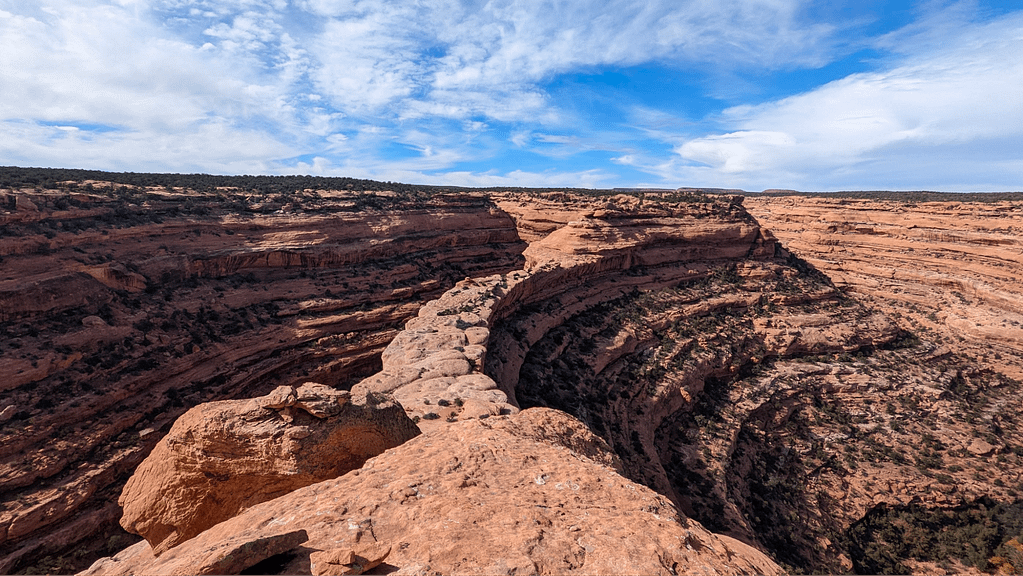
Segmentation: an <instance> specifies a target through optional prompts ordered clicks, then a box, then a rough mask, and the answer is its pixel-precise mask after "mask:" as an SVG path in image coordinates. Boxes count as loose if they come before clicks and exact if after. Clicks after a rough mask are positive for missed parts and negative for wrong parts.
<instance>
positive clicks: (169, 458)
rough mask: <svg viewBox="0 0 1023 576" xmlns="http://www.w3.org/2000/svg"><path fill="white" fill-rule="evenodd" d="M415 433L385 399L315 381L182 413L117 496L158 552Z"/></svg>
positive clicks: (128, 523) (125, 521) (131, 524)
mask: <svg viewBox="0 0 1023 576" xmlns="http://www.w3.org/2000/svg"><path fill="white" fill-rule="evenodd" d="M417 433H418V430H417V429H416V427H415V425H414V424H412V422H411V420H409V419H408V417H407V416H406V415H405V414H404V412H403V411H402V410H401V407H400V406H399V405H397V404H395V403H393V402H388V401H384V402H380V403H377V402H374V401H373V399H368V398H366V397H355V398H351V397H350V394H349V393H348V392H343V391H337V390H334V389H332V388H329V387H327V386H323V385H321V384H315V383H305V384H303V385H302V386H300V387H298V388H297V389H295V388H292V387H290V386H282V387H279V388H277V389H276V390H274V391H273V392H271V393H270V394H269V395H267V396H264V397H261V398H256V399H254V400H227V401H221V402H212V403H209V404H203V405H200V406H197V407H196V408H193V409H192V410H190V411H188V412H186V413H185V414H184V415H183V416H182V417H181V418H180V419H178V421H177V422H175V424H174V426H173V427H172V428H171V431H170V433H169V434H168V435H167V436H166V437H164V438H163V440H161V441H160V443H159V444H157V446H156V448H155V449H154V450H153V452H152V454H150V455H149V457H148V458H147V459H146V460H145V462H143V463H142V465H140V466H139V467H138V469H137V470H136V471H135V474H134V475H133V476H132V478H131V479H130V480H129V481H128V484H127V485H126V486H125V488H124V492H123V493H122V494H121V498H120V503H121V505H122V506H123V507H124V516H123V518H122V519H121V525H122V526H124V527H125V529H127V530H128V531H130V532H134V533H136V534H140V535H141V536H143V537H145V538H146V539H147V540H148V541H149V542H150V544H152V546H153V550H154V553H156V554H157V555H159V554H162V553H164V552H165V551H167V550H168V549H169V548H171V547H173V546H176V545H178V544H180V543H181V542H183V541H185V540H187V539H189V538H191V537H193V536H195V535H196V534H199V533H200V532H202V531H203V530H205V529H207V528H209V527H211V526H213V525H214V524H216V523H217V522H220V521H222V520H226V519H228V518H230V517H232V516H234V515H235V514H237V513H238V512H239V511H241V510H244V509H245V508H247V507H249V506H252V505H254V504H257V503H259V502H262V501H265V500H269V499H272V498H275V497H277V496H280V495H282V494H286V493H288V492H290V491H292V490H295V489H296V488H299V487H302V486H307V485H309V484H312V483H314V482H318V481H320V480H324V479H327V478H334V477H336V476H339V475H341V474H344V473H345V472H347V471H349V470H352V469H354V468H358V467H359V466H360V465H361V464H362V462H363V461H365V460H366V458H369V457H371V456H374V455H376V454H380V453H381V452H383V451H384V450H386V449H388V448H391V447H393V446H397V445H399V444H401V443H402V442H405V441H406V440H408V439H410V438H412V437H413V436H415V435H416V434H417Z"/></svg>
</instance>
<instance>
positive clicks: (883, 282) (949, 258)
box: [746, 195, 1023, 378]
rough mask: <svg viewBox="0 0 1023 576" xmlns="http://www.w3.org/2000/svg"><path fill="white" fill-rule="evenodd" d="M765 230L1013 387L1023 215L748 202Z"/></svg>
mask: <svg viewBox="0 0 1023 576" xmlns="http://www.w3.org/2000/svg"><path fill="white" fill-rule="evenodd" d="M746 202H747V205H748V207H749V210H750V212H751V213H752V214H754V215H755V216H756V217H757V218H758V219H759V220H760V221H761V222H762V223H763V224H764V225H765V226H766V227H768V228H770V229H771V230H772V231H773V232H774V233H775V234H776V235H777V236H778V237H779V238H780V239H781V240H782V241H783V242H784V243H785V244H786V246H788V247H790V248H791V249H792V250H793V251H795V252H796V253H798V254H800V255H802V256H803V257H804V258H806V259H807V261H809V262H811V263H812V264H813V265H814V266H816V267H817V268H818V269H820V270H821V271H823V272H825V273H826V274H828V276H830V277H831V278H832V280H834V282H835V283H836V284H837V285H838V286H840V287H842V288H844V289H846V290H848V291H850V292H854V293H856V294H861V295H863V296H865V297H867V298H869V299H870V300H871V302H872V303H873V304H874V305H876V306H878V307H879V308H881V309H886V308H887V309H888V310H890V311H891V312H892V313H898V314H901V315H904V316H906V317H908V318H909V319H911V322H912V324H913V325H914V326H918V327H919V328H918V329H919V330H922V331H933V332H936V333H938V334H939V335H940V336H941V337H942V338H943V339H945V340H946V341H948V343H949V344H950V345H955V346H958V345H959V344H958V343H959V342H960V341H962V340H964V339H965V340H969V341H971V342H972V344H970V343H967V344H966V345H965V346H966V348H968V349H969V350H968V352H969V353H970V354H971V355H974V354H976V355H979V354H985V355H988V356H991V357H990V358H987V361H988V362H989V363H991V364H993V365H996V366H998V367H999V369H1001V370H1006V371H1008V373H1009V374H1011V375H1012V376H1014V377H1015V378H1023V366H1020V365H1019V364H1018V363H1015V362H1012V361H1011V360H1009V359H1008V358H1007V359H1006V360H1007V361H1005V362H1001V361H999V360H1000V359H996V358H994V357H993V354H994V353H996V352H998V351H1008V352H1011V354H1010V355H1011V356H1018V355H1019V354H1020V353H1021V352H1023V294H1021V292H1020V286H1023V225H1021V222H1023V205H1021V204H1020V203H1019V202H1011V201H1000V202H954V201H953V202H913V201H909V200H899V199H897V197H894V198H893V197H892V196H890V195H889V196H887V197H885V198H883V199H875V200H867V199H853V198H819V197H805V196H781V197H777V196H767V197H749V198H747V201H746Z"/></svg>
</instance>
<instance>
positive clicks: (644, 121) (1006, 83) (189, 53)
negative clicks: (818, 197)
mask: <svg viewBox="0 0 1023 576" xmlns="http://www.w3.org/2000/svg"><path fill="white" fill-rule="evenodd" d="M810 4H811V3H809V2H808V0H736V1H734V2H720V1H718V0H608V1H607V2H603V3H593V2H586V1H583V0H568V1H561V0H558V1H555V0H486V1H484V0H417V1H416V2H393V1H390V0H291V1H290V2H289V1H288V0H232V1H230V2H228V1H226V0H36V1H34V2H28V1H27V0H0V38H2V39H3V46H4V47H3V50H0V129H2V130H3V134H4V139H3V142H0V164H22V165H40V164H47V165H53V166H60V165H75V166H81V167H88V168H101V169H102V168H105V169H118V170H157V171H196V170H198V171H210V172H222V173H231V172H245V173H255V172H269V173H272V172H294V171H296V170H299V171H301V170H309V171H314V172H316V173H328V172H330V173H335V174H339V173H345V174H350V175H362V176H365V177H375V178H382V179H390V180H397V179H400V178H401V177H402V175H404V176H405V177H407V179H408V180H410V181H416V182H434V183H443V182H449V183H455V182H462V183H476V185H483V183H489V184H488V185H527V184H536V185H555V184H553V183H556V185H584V184H585V185H614V184H621V183H623V182H622V181H621V179H620V178H621V177H618V176H615V175H614V174H613V173H611V172H610V171H609V170H611V169H612V168H613V169H621V170H626V171H628V170H627V169H626V168H624V167H633V168H635V169H637V170H641V171H644V172H646V173H649V174H651V175H652V176H653V177H656V178H660V179H661V184H669V185H670V184H673V183H692V182H693V181H694V180H700V181H701V182H704V183H707V184H711V185H729V186H732V185H743V186H746V187H750V186H756V185H758V184H761V183H762V184H763V185H764V186H775V185H786V186H803V187H812V186H832V185H835V186H838V185H843V184H841V183H843V182H856V181H857V180H856V179H857V178H860V179H861V181H862V178H863V177H864V175H865V174H870V175H875V176H877V178H881V177H882V176H885V175H889V176H890V175H898V174H899V166H900V165H903V166H910V167H919V166H925V167H926V166H928V162H932V163H940V164H941V166H940V169H934V170H929V171H928V173H930V174H933V175H935V177H937V175H943V174H944V175H947V173H948V171H949V170H952V169H953V168H954V167H956V166H957V163H958V165H959V166H962V165H963V164H964V163H967V164H969V163H972V164H971V165H973V164H975V165H976V166H978V167H983V166H992V167H994V168H995V172H996V173H997V174H1007V173H1009V171H1010V170H1016V171H1017V173H1019V172H1020V170H1019V168H1020V166H1019V159H1018V154H1017V155H1016V156H1012V157H1008V156H1005V150H1006V149H1008V148H1009V147H1008V146H1006V145H1002V144H1000V143H1001V142H1003V141H1012V140H1014V139H1015V140H1018V138H1019V137H1020V136H1021V134H1020V132H1021V130H1020V129H1018V127H1020V126H1023V119H1021V118H1020V114H1021V113H1023V112H1021V110H1023V105H1021V102H1020V98H1021V95H1020V94H1021V92H1020V90H1019V89H1018V86H1019V85H1020V84H1021V83H1023V82H1021V74H1020V66H1023V64H1021V63H1020V58H1019V56H1018V55H1019V54H1020V53H1023V49H1021V47H1020V34H1019V30H1020V29H1021V28H1023V26H1021V25H1020V20H1019V13H1017V15H1016V16H1014V17H1013V16H1010V17H1006V18H1003V19H1002V20H1000V21H998V22H996V23H993V24H989V25H977V24H972V23H969V22H966V23H964V22H963V20H962V14H964V13H965V12H964V9H961V6H963V5H956V6H957V7H960V9H959V10H958V12H957V11H956V10H955V9H953V10H944V11H939V12H937V13H936V14H935V15H934V16H933V17H932V18H929V19H926V20H924V21H921V22H919V23H917V24H914V25H913V26H912V27H910V28H908V29H906V30H904V31H902V32H900V33H899V34H893V35H890V36H887V37H884V38H882V39H880V41H878V42H877V46H878V48H879V49H881V50H884V51H888V52H889V53H897V54H899V56H898V58H900V60H899V61H897V62H894V63H892V64H891V65H890V66H889V67H888V69H887V71H884V72H876V73H871V74H859V75H854V76H850V77H848V78H846V79H844V80H840V81H838V82H834V83H831V84H829V85H827V86H824V87H821V88H819V89H817V90H813V91H810V92H807V93H806V94H802V95H798V96H794V97H791V98H787V99H783V100H779V101H776V102H770V103H766V104H761V105H758V106H744V107H734V108H731V109H729V110H727V111H725V112H724V113H722V114H720V115H714V117H713V118H712V119H711V120H707V119H705V120H703V121H696V123H694V120H693V119H691V118H680V116H678V115H675V114H674V112H672V111H665V110H658V109H655V108H651V107H643V106H639V105H632V104H630V103H627V102H611V99H612V98H613V96H608V102H607V103H603V104H601V105H603V106H620V107H621V109H624V110H629V109H631V110H632V111H633V112H632V115H631V117H629V118H622V119H621V121H618V120H617V119H616V120H614V121H611V122H607V123H605V124H599V125H598V124H597V123H596V122H595V121H594V119H593V118H589V117H587V116H586V112H585V110H583V109H579V110H577V109H574V108H571V106H570V105H568V106H567V107H568V108H570V109H562V108H559V106H558V102H559V101H558V100H556V97H557V93H556V92H554V91H552V92H551V93H549V92H548V91H547V89H546V87H547V86H549V85H550V83H551V81H552V79H555V78H558V77H559V75H562V74H566V73H568V74H571V73H576V72H579V73H588V72H592V71H601V70H608V69H612V70H613V69H614V68H616V67H628V66H633V65H652V66H653V67H662V68H676V69H686V70H697V71H699V73H701V74H718V73H720V74H721V76H720V77H728V76H729V73H730V71H734V70H736V69H742V70H746V71H749V70H752V69H756V70H766V71H777V70H792V69H799V68H800V67H813V66H817V65H821V64H824V63H826V62H828V61H829V60H830V59H831V58H832V57H833V55H834V54H835V51H836V49H837V48H836V46H838V44H840V43H841V42H845V40H842V39H840V34H839V32H840V31H841V30H840V26H842V24H828V23H821V22H815V21H812V20H811V19H810V18H809V16H808V13H807V12H806V9H807V7H808V6H810ZM957 15H958V18H959V19H958V20H957V19H956V18H957ZM718 71H720V72H718ZM729 84H730V83H729ZM730 85H731V84H730ZM725 92H728V90H726V89H720V90H718V93H725ZM740 92H741V91H740ZM552 93H553V94H554V96H553V97H552ZM561 102H564V101H563V100H561ZM708 121H714V122H716V123H717V126H720V127H721V130H719V131H717V132H714V133H709V134H708V133H707V130H706V129H704V130H703V132H702V133H697V134H695V135H694V134H692V131H693V130H696V127H697V126H705V125H706V124H707V123H708ZM651 141H653V142H654V143H653V144H650V142H651ZM658 147H660V149H657V148H658ZM670 150H675V151H676V152H675V153H672V152H670ZM971 150H985V151H986V152H990V154H987V155H986V156H981V155H978V154H977V153H975V152H972V151H971ZM583 152H589V153H590V154H589V155H590V156H591V157H596V156H598V154H595V153H594V152H599V153H606V155H608V156H612V155H613V156H615V157H616V158H614V159H613V160H609V161H608V164H607V167H606V168H607V169H606V170H605V169H604V168H601V169H593V170H589V169H587V168H588V167H589V166H591V165H586V164H583V163H575V162H569V161H567V160H568V159H569V158H572V159H573V160H574V159H575V158H579V157H580V156H583V155H582V154H580V153H583ZM526 153H532V154H533V155H534V156H535V157H536V159H537V162H538V164H537V165H539V166H543V162H544V160H548V161H549V162H550V164H549V165H551V166H562V167H563V168H559V170H562V172H557V173H555V172H546V171H544V170H543V169H542V168H535V167H534V168H532V169H531V170H532V171H516V170H513V168H511V167H501V168H499V169H498V170H497V171H494V172H491V171H489V170H488V168H481V169H478V170H477V171H471V170H465V169H464V166H466V165H469V166H481V165H483V164H484V163H486V162H489V161H490V160H492V159H499V158H501V157H502V155H503V156H507V157H515V158H522V157H523V154H526ZM999 154H1001V155H1002V156H998V155H999ZM669 156H670V158H669ZM935 158H937V160H935ZM300 159H301V161H300ZM985 162H986V164H985ZM914 169H915V168H914ZM981 171H982V168H977V169H974V172H975V173H980V172H981ZM807 174H810V176H807ZM825 176H827V178H825ZM992 178H994V179H992V180H990V182H996V180H997V178H995V177H992ZM999 178H1001V176H999ZM573 179H575V180H574V181H573ZM1003 180H1004V178H1003ZM977 182H981V183H983V182H982V181H980V180H978V181H977ZM586 183H589V184H586ZM862 185H867V184H866V183H864V184H862Z"/></svg>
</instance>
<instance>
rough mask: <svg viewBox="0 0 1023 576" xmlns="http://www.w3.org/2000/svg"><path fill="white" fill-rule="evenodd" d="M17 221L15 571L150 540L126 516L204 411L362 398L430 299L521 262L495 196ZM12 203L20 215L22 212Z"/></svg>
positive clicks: (101, 209)
mask: <svg viewBox="0 0 1023 576" xmlns="http://www.w3.org/2000/svg"><path fill="white" fill-rule="evenodd" d="M9 195H10V197H12V198H15V199H16V200H17V201H16V202H15V203H14V204H15V206H14V208H15V209H14V210H7V211H6V212H2V213H0V232H2V233H0V258H2V265H0V330H2V333H3V337H2V338H0V424H2V429H0V470H2V473H0V478H2V480H0V494H3V497H2V498H3V504H2V506H3V507H2V509H0V573H8V572H15V571H17V570H19V569H22V568H25V567H27V566H30V565H32V564H33V563H37V562H38V561H39V560H40V559H41V558H43V559H45V558H44V557H45V556H50V557H51V558H50V559H49V562H51V563H50V564H46V563H45V562H44V564H43V566H49V568H48V569H49V570H51V571H53V570H55V571H60V572H66V571H68V569H69V568H68V567H69V566H70V567H73V566H75V564H74V563H73V562H72V563H70V564H62V563H61V562H62V561H64V560H68V559H71V558H72V556H74V555H76V554H77V555H79V556H80V558H79V559H77V560H75V561H77V562H78V563H79V565H80V563H81V562H82V561H86V562H87V561H88V556H89V554H90V553H92V552H91V551H90V550H91V548H90V546H86V545H85V543H83V542H80V541H81V539H82V538H83V537H88V538H89V539H90V540H89V541H90V542H92V543H93V548H95V549H102V550H101V552H110V551H112V550H109V548H105V547H106V544H107V542H108V541H109V542H110V544H111V545H113V546H115V547H116V546H119V545H120V544H121V543H123V542H130V540H129V539H128V536H127V535H126V534H125V533H124V532H123V531H121V530H120V528H119V527H117V520H118V518H119V517H120V509H119V508H118V507H117V505H116V500H117V497H118V494H119V493H120V491H121V487H122V486H123V485H124V482H125V481H126V480H127V478H128V476H130V475H131V473H132V470H134V469H135V467H136V466H137V465H138V464H139V463H140V462H141V461H142V459H143V458H144V457H145V456H146V454H148V452H149V451H150V450H151V449H152V448H153V446H154V445H155V444H156V442H157V441H158V440H159V439H160V438H161V437H162V436H163V434H165V433H166V432H167V430H168V429H169V427H170V425H171V424H172V423H173V422H174V420H175V419H176V418H177V417H178V416H180V415H181V414H182V413H183V412H184V411H185V410H186V409H188V408H189V407H191V406H195V405H197V404H200V403H202V402H206V401H211V400H221V399H230V398H247V397H252V396H259V395H262V394H265V393H267V392H269V391H270V390H272V389H273V388H274V387H276V386H278V385H298V384H300V383H302V382H305V381H315V382H319V383H321V384H326V385H331V386H335V387H340V388H346V387H349V386H350V385H351V382H352V381H357V380H358V378H359V377H360V376H364V375H366V374H369V373H372V372H373V371H374V370H376V369H378V368H379V365H380V360H379V358H380V353H381V351H382V350H383V349H384V347H385V346H386V345H387V343H388V342H389V341H390V340H391V339H392V338H393V337H394V335H395V334H397V333H398V330H399V329H400V328H401V326H402V324H403V322H404V321H405V320H407V319H408V318H409V317H411V316H413V315H414V314H415V313H416V311H417V310H418V308H419V307H420V306H421V304H422V302H424V301H428V300H430V299H432V298H435V297H436V296H437V295H439V294H440V293H442V292H443V291H444V290H446V289H447V288H449V287H450V286H451V285H453V284H454V282H455V281H457V280H461V279H463V278H465V277H467V276H480V275H488V274H492V273H494V272H499V271H504V270H513V269H517V268H519V267H521V262H522V257H521V252H522V250H523V249H524V248H525V243H524V242H522V241H520V240H519V239H518V235H517V232H516V229H515V226H514V223H513V221H512V220H511V218H510V217H509V216H508V215H507V214H505V213H503V212H501V211H500V210H499V209H498V208H497V207H496V206H494V204H493V202H491V201H490V200H488V199H486V198H484V197H482V196H478V195H477V196H472V195H469V196H461V197H444V196H436V197H431V198H416V197H407V196H405V197H398V196H394V195H387V194H362V193H351V192H345V193H341V192H335V193H332V192H329V191H319V192H309V193H306V194H301V193H300V194H296V195H294V196H293V197H290V198H288V199H287V201H286V202H282V201H279V200H275V199H273V198H266V197H260V196H259V195H258V194H256V193H255V192H248V193H243V192H239V191H230V190H228V191H221V192H218V193H215V194H206V195H203V194H198V193H188V192H186V191H167V190H163V189H159V190H139V189H132V188H116V189H115V188H103V187H101V186H100V185H99V184H96V185H95V191H94V192H92V193H89V194H85V193H74V194H67V193H65V192H60V191H52V192H45V191H44V192H39V193H29V192H19V193H17V194H14V193H9ZM10 204H11V203H9V202H7V203H4V205H5V206H8V207H10V206H9V205H10Z"/></svg>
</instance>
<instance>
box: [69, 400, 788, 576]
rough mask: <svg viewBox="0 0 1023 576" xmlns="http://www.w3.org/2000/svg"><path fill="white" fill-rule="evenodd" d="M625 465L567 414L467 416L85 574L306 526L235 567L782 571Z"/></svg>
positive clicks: (176, 560)
mask: <svg viewBox="0 0 1023 576" xmlns="http://www.w3.org/2000/svg"><path fill="white" fill-rule="evenodd" d="M620 472H621V463H620V462H619V460H618V457H617V456H616V455H615V454H614V452H612V451H611V449H610V447H609V446H608V445H607V443H606V442H604V441H603V440H602V439H601V438H599V437H597V436H596V435H594V434H593V433H592V432H590V431H589V429H587V428H586V426H585V425H584V424H583V423H582V422H580V421H579V420H577V419H575V418H573V417H572V416H569V415H567V414H565V413H563V412H559V411H556V410H551V409H548V408H531V409H529V410H525V411H523V412H520V413H518V414H515V415H512V416H496V417H491V418H488V419H485V420H466V421H461V422H455V423H452V424H450V425H449V426H447V427H445V428H438V429H436V430H433V431H431V432H429V433H426V434H423V435H422V436H420V437H418V438H416V439H414V440H412V441H410V442H407V443H405V444H403V445H401V446H399V447H397V448H394V449H392V450H388V451H387V452H385V453H383V454H381V455H380V456H377V457H375V458H372V459H370V460H369V461H368V462H366V464H365V465H364V466H363V467H362V468H360V469H359V470H354V471H352V472H350V473H348V474H345V475H344V476H341V477H339V478H335V479H332V480H326V481H323V482H320V483H317V484H314V485H312V486H307V487H305V488H301V489H299V490H296V491H294V492H292V493H290V494H287V495H284V496H281V497H280V498H277V499H275V500H272V501H269V502H264V503H262V504H259V505H256V506H253V507H252V508H249V509H248V510H245V511H244V512H242V513H241V514H240V515H238V516H236V517H234V518H231V519H230V520H227V521H225V522H222V523H220V524H218V525H216V526H214V527H212V528H210V529H209V530H207V531H206V532H203V533H202V534H200V535H199V536H197V537H195V538H194V539H192V540H189V541H187V542H184V543H182V544H181V545H180V546H177V547H175V548H173V549H171V550H169V551H167V552H166V553H165V554H163V555H161V556H159V557H156V556H154V555H153V553H152V551H151V550H150V549H149V546H148V545H147V544H146V543H144V542H140V543H139V544H137V545H135V546H132V547H130V548H127V549H125V550H124V551H122V552H121V553H119V554H118V555H116V556H114V557H112V558H105V559H103V560H100V561H98V562H96V563H95V564H94V565H93V566H92V567H91V568H90V569H89V570H87V571H86V572H84V573H83V574H88V575H92V576H99V575H102V574H106V575H111V574H198V573H202V572H203V571H205V570H208V566H211V565H213V564H214V563H218V564H216V565H217V566H223V565H225V564H226V563H225V562H223V561H221V560H220V559H221V558H224V557H227V556H231V557H232V558H240V557H241V556H240V555H239V554H238V553H237V552H235V551H236V550H239V549H246V550H247V549H250V548H259V546H257V544H259V543H262V542H265V541H267V539H268V538H271V537H272V536H274V535H277V534H283V533H288V534H290V533H297V532H299V531H301V532H302V533H304V534H306V535H307V536H308V539H307V540H305V541H304V542H302V543H301V544H300V545H299V544H296V545H295V546H294V547H293V548H292V549H291V550H288V551H285V552H278V554H277V555H276V556H275V557H274V558H273V560H274V562H275V563H276V564H275V565H274V566H270V565H269V564H268V563H266V562H263V563H260V564H259V565H258V566H254V564H255V563H257V562H261V560H262V559H263V557H264V556H265V554H261V555H253V556H251V557H249V559H248V562H240V561H232V564H231V569H232V570H238V569H239V567H241V566H242V565H243V564H246V563H248V564H250V565H249V566H248V567H245V568H243V569H247V570H248V571H253V572H254V573H281V574H357V573H359V572H360V571H361V570H363V569H365V567H366V566H369V565H371V564H372V563H375V562H376V561H378V560H379V561H382V562H383V563H384V564H383V565H382V566H381V567H379V568H378V570H382V571H384V572H385V573H392V572H393V573H395V574H409V575H411V574H664V575H668V574H695V573H700V574H707V575H711V574H761V575H763V574H781V573H782V570H781V568H779V567H778V565H777V564H775V563H774V562H772V561H771V560H770V559H769V558H768V557H767V556H765V555H764V554H763V553H761V552H759V551H757V550H755V549H753V548H752V547H750V546H748V545H746V544H744V543H742V542H739V541H738V540H734V539H732V538H729V537H727V536H722V535H717V534H713V533H711V532H709V531H708V530H707V529H706V528H704V527H703V526H701V525H700V524H699V523H697V522H694V521H692V520H690V519H688V518H686V517H685V516H684V515H682V514H681V513H680V512H679V511H678V510H677V509H676V508H675V506H674V505H673V504H672V503H671V502H670V501H669V500H668V499H667V498H665V497H663V496H661V495H659V494H657V493H656V492H654V491H653V490H650V489H649V488H647V487H645V486H642V485H639V484H636V483H634V482H632V481H630V480H628V479H627V478H625V477H623V476H622V475H621V473H620ZM249 542H251V543H253V544H251V545H250V544H246V543H249ZM259 549H260V550H262V548H259ZM239 571H240V570H239ZM235 573H238V572H235Z"/></svg>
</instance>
